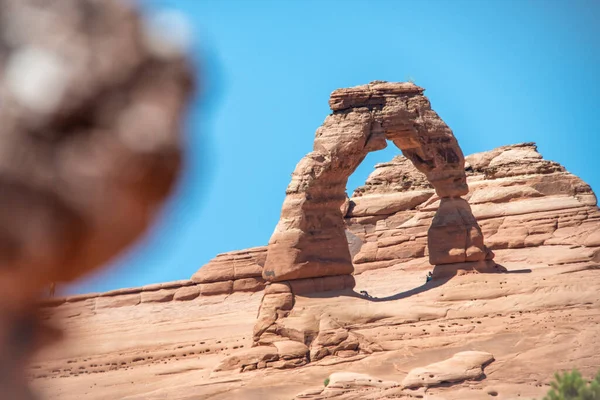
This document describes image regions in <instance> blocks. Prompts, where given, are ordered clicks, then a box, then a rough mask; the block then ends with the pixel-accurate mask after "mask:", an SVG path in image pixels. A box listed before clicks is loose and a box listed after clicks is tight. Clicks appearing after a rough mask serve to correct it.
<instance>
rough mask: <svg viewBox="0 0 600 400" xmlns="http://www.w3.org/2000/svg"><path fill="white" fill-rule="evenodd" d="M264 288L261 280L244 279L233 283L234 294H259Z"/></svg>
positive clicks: (263, 282)
mask: <svg viewBox="0 0 600 400" xmlns="http://www.w3.org/2000/svg"><path fill="white" fill-rule="evenodd" d="M264 287H265V281H264V279H262V278H244V279H238V280H235V281H233V291H234V292H259V291H261V290H263V289H264Z"/></svg>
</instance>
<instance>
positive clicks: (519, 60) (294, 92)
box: [63, 0, 600, 293]
mask: <svg viewBox="0 0 600 400" xmlns="http://www.w3.org/2000/svg"><path fill="white" fill-rule="evenodd" d="M139 1H141V3H142V4H143V5H144V7H145V8H146V10H147V11H148V12H153V11H156V10H166V9H176V10H178V11H181V12H182V13H183V14H185V15H186V16H187V18H188V19H189V21H190V22H191V24H192V27H193V32H194V38H195V43H194V45H193V51H192V52H193V54H192V56H193V57H194V60H195V63H196V65H197V69H198V71H199V72H200V73H201V74H202V89H203V95H202V97H201V98H199V99H197V100H196V101H195V102H194V104H193V105H192V106H191V108H190V113H189V115H188V118H187V126H186V140H187V145H186V147H187V150H188V152H189V159H188V164H187V166H186V170H185V171H184V173H183V176H182V179H181V181H180V182H179V184H178V187H177V189H176V191H175V193H174V196H173V198H172V199H171V200H170V201H169V202H168V204H167V205H166V207H165V209H164V212H163V213H162V215H161V216H160V218H159V220H158V221H157V223H156V224H155V226H154V227H153V228H152V229H151V230H150V231H149V232H148V234H147V235H146V236H145V237H144V238H143V239H142V240H140V242H139V243H138V244H137V245H136V246H134V247H133V248H132V249H130V250H129V251H128V252H127V253H126V254H124V255H121V256H120V257H118V258H117V259H116V260H114V262H113V263H112V264H111V266H110V268H108V269H106V270H105V271H103V272H101V273H99V274H96V275H95V276H92V277H88V278H87V279H85V280H83V281H81V282H79V283H77V284H76V285H73V286H71V287H68V288H64V289H63V290H64V291H66V292H69V293H83V292H91V291H105V290H111V289H116V288H122V287H132V286H140V285H145V284H150V283H156V282H164V281H170V280H177V279H187V278H189V277H190V276H191V275H192V274H193V273H194V272H195V271H196V270H197V269H198V268H199V267H201V266H202V265H203V264H205V263H206V262H208V261H209V260H210V259H211V258H213V257H214V256H215V255H216V254H218V253H221V252H226V251H230V250H236V249H243V248H247V247H253V246H259V245H263V244H266V243H267V241H268V240H269V237H270V235H271V233H272V232H273V229H274V227H275V224H276V223H277V220H278V219H279V213H280V209H281V204H282V201H283V198H284V193H285V188H286V186H287V184H288V183H289V180H290V174H291V173H292V171H293V170H294V167H295V165H296V163H297V162H298V161H299V160H300V159H301V158H302V157H303V156H304V154H306V153H307V152H309V151H310V150H311V147H312V141H313V137H314V132H315V130H316V129H317V127H318V126H319V125H320V124H321V123H322V122H323V119H324V118H325V117H326V115H327V114H328V113H329V107H328V104H327V100H328V98H329V94H330V93H331V92H332V91H333V90H334V89H336V88H340V87H348V86H355V85H359V84H364V83H368V82H370V81H372V80H388V81H405V80H407V79H408V78H409V77H410V78H412V79H414V81H415V82H416V83H417V84H418V85H420V86H422V87H424V88H426V92H425V94H426V95H427V96H428V97H429V99H430V100H431V103H432V106H433V108H434V109H435V110H436V111H437V112H438V114H440V116H441V117H442V118H443V119H444V120H445V121H446V123H448V125H449V126H450V127H451V128H452V130H453V131H454V134H455V135H456V137H457V138H458V141H459V143H460V145H461V147H462V149H463V151H464V153H465V154H471V153H474V152H479V151H485V150H489V149H492V148H494V147H497V146H501V145H506V144H512V143H518V142H528V141H534V142H537V144H538V148H539V150H540V152H541V153H542V154H543V155H544V157H545V158H547V159H551V160H555V161H558V162H560V163H561V164H563V165H564V166H565V167H566V168H567V169H568V170H569V171H570V172H572V173H574V174H576V175H579V176H580V177H581V178H583V179H584V180H585V181H586V182H588V183H589V184H590V185H591V186H592V188H594V189H596V190H599V189H600V173H599V172H598V171H599V167H598V165H599V162H598V159H597V155H598V153H599V152H600V131H599V126H600V110H599V109H598V107H599V105H600V23H598V21H599V20H600V2H599V1H595V0H589V1H584V0H570V1H559V0H545V1H542V0H538V1H526V0H498V1H493V0H485V1H483V0H467V1H451V0H437V1H416V0H414V1H402V0H390V1H385V0H377V1H374V0H367V1H359V0H354V1H353V0H346V1H342V0H338V1H336V0H329V1H328V0H315V1H311V0H303V1H301V0H295V1H294V0H286V1H283V0H278V1H275V0H274V1H266V0H265V1H252V0H238V1H234V0H212V1H210V0H178V1H177V0H139ZM396 154H398V150H397V149H396V148H395V147H394V146H388V148H387V149H386V150H383V151H380V152H377V153H372V154H370V155H369V157H368V158H367V159H366V160H365V162H363V164H362V165H361V166H360V167H359V169H358V170H357V171H356V172H355V173H354V174H353V175H352V176H351V178H350V180H349V182H348V190H349V192H350V193H351V191H352V190H353V189H354V188H355V187H357V186H359V185H361V184H362V183H363V182H364V181H365V179H366V177H367V176H368V174H369V173H370V172H371V171H372V169H373V166H374V164H375V163H377V162H384V161H388V160H390V159H391V158H392V157H393V156H394V155H396Z"/></svg>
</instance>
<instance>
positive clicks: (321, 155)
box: [263, 81, 493, 282]
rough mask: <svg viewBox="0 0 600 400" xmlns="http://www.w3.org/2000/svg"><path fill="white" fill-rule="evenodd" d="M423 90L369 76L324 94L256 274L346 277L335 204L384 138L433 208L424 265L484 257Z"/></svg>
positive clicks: (459, 174) (446, 132) (451, 156)
mask: <svg viewBox="0 0 600 400" xmlns="http://www.w3.org/2000/svg"><path fill="white" fill-rule="evenodd" d="M423 91H424V89H423V88H420V87H418V86H416V85H414V84H412V83H388V82H379V81H378V82H372V83H370V84H367V85H363V86H357V87H354V88H348V89H339V90H336V91H334V92H333V93H332V95H331V98H330V100H329V105H330V107H331V110H332V114H330V115H329V116H327V118H326V119H325V122H324V123H323V125H322V126H321V127H319V128H318V129H317V131H316V135H315V141H314V146H313V151H312V152H310V153H309V154H307V155H306V156H305V157H304V158H303V159H302V160H301V161H300V162H299V163H298V165H297V166H296V170H295V171H294V173H293V174H292V181H291V183H290V184H289V186H288V188H287V191H286V198H285V200H284V203H283V207H282V211H281V219H280V221H279V223H278V225H277V227H276V229H275V232H274V233H273V235H272V237H271V240H270V241H269V246H268V252H267V258H266V261H265V266H264V269H263V277H264V278H265V279H266V280H268V281H270V282H282V281H289V280H297V279H304V278H318V277H325V276H335V275H349V274H351V273H352V272H353V266H352V259H351V257H350V252H349V250H348V244H347V240H346V236H345V225H344V220H343V213H342V211H341V208H342V206H343V204H344V201H345V199H346V182H347V179H348V177H349V176H350V175H351V174H352V172H354V170H355V169H356V168H357V167H358V165H359V164H360V163H361V162H362V161H363V160H364V158H365V157H366V155H367V154H368V153H369V152H371V151H375V150H380V149H383V148H385V147H386V145H387V143H386V139H387V140H389V141H391V142H393V143H394V144H395V145H396V146H397V147H398V148H399V149H400V150H401V151H402V153H403V154H404V155H405V156H406V157H407V158H408V159H409V160H410V161H411V162H412V163H413V164H414V165H415V167H416V168H417V169H418V170H419V171H421V172H423V173H424V174H425V175H426V176H427V179H428V180H429V182H430V183H431V184H432V186H433V187H434V188H435V191H436V194H437V196H439V197H440V198H441V203H440V207H439V209H438V211H437V213H436V216H435V217H434V220H433V222H432V225H431V227H430V229H429V232H428V248H429V258H430V263H431V264H433V265H444V264H454V263H462V262H474V261H484V260H491V259H492V258H493V253H492V252H491V251H489V250H488V249H487V248H486V247H485V245H484V243H483V235H482V233H481V229H480V227H479V225H478V224H477V221H476V219H475V217H474V216H473V214H472V213H471V210H470V208H469V205H468V203H467V202H466V201H465V200H464V199H462V198H461V196H463V195H466V194H467V193H468V191H469V188H468V186H467V182H466V175H465V171H464V165H465V161H464V156H463V153H462V151H461V149H460V146H459V145H458V142H457V141H456V138H455V137H454V135H453V133H452V131H451V130H450V128H449V127H448V126H447V125H446V124H445V123H444V121H442V119H441V118H440V117H439V116H438V115H437V114H436V113H435V111H433V110H432V109H431V105H430V103H429V100H428V99H427V98H426V97H425V96H424V95H423Z"/></svg>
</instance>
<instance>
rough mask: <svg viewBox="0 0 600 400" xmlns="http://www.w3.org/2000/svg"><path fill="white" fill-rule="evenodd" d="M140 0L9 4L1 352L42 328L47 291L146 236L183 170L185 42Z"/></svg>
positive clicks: (2, 65)
mask: <svg viewBox="0 0 600 400" xmlns="http://www.w3.org/2000/svg"><path fill="white" fill-rule="evenodd" d="M131 4H132V2H126V1H117V0H106V1H94V0H59V1H51V2H45V1H41V2H40V1H33V0H31V1H30V0H0V266H1V268H0V271H1V272H0V302H2V304H3V310H2V313H3V315H2V316H0V324H2V325H1V326H0V353H2V352H3V351H4V348H3V346H6V345H7V341H8V342H10V340H11V339H10V337H11V336H10V335H11V334H10V333H8V334H7V335H3V333H4V332H3V331H6V330H8V329H12V328H14V329H21V330H24V331H26V332H29V333H27V334H25V333H23V335H21V336H28V335H32V334H33V333H31V332H33V331H34V330H35V328H34V326H33V325H32V324H31V323H30V320H29V319H28V318H27V317H25V316H24V313H25V311H23V310H24V309H29V308H30V307H32V306H31V304H32V299H33V298H35V296H36V295H37V294H38V293H39V292H40V290H42V289H43V288H44V287H46V286H47V285H48V284H49V283H50V282H57V281H68V280H72V279H74V278H76V277H79V276H81V275H82V274H84V273H86V272H89V271H91V270H93V269H95V268H97V267H98V266H100V265H102V264H103V263H105V262H106V261H107V260H109V259H110V258H111V257H113V256H115V255H116V254H117V253H118V252H119V251H120V250H122V249H123V248H124V247H126V246H127V245H129V244H130V243H131V242H132V241H133V240H134V239H136V238H137V237H138V236H139V235H140V234H141V232H142V231H143V230H144V229H145V228H146V226H147V225H148V223H149V222H150V220H151V218H152V216H153V215H154V214H155V212H156V208H157V206H159V205H160V203H161V202H162V201H163V200H164V199H165V197H166V196H167V194H168V193H169V191H170V189H171V187H172V185H173V183H174V181H175V178H176V177H177V174H178V172H179V170H180V165H181V161H182V155H181V148H180V131H181V117H182V114H183V111H184V108H185V105H186V103H187V101H188V98H189V96H190V93H191V90H192V87H193V79H192V75H191V69H190V67H189V66H188V63H187V61H186V57H185V49H186V45H187V42H186V41H187V40H188V39H189V38H187V37H185V34H182V33H181V32H184V31H185V29H183V30H182V29H181V28H180V29H179V30H177V26H173V29H174V31H176V32H179V34H177V35H169V34H167V33H165V34H162V36H161V40H157V37H158V36H156V33H154V35H152V34H151V32H152V29H154V28H153V27H152V26H148V24H145V23H143V22H142V20H141V19H140V18H139V16H138V14H137V13H136V12H135V11H134V10H133V9H132V8H131ZM159 20H160V18H159ZM162 21H163V23H164V22H165V18H162ZM166 21H167V22H169V21H170V23H171V24H173V23H175V25H177V20H176V19H174V18H172V17H169V18H167V19H166ZM179 22H181V21H180V20H179ZM171 31H172V30H171ZM171 31H169V32H171ZM19 324H21V326H19ZM29 345H30V344H29V342H26V343H25V344H23V348H25V347H28V346H29ZM8 346H10V344H8ZM19 352H20V351H18V352H17V353H19ZM13 356H14V357H18V356H20V354H14V355H5V354H3V355H2V357H8V358H11V357H13ZM5 361H7V362H8V360H5V359H4V358H3V359H2V365H5V364H4V362H5ZM16 365H18V364H16ZM3 371H4V369H3ZM14 371H19V368H18V367H15V369H14ZM16 373H18V372H16ZM17 381H18V379H12V378H10V379H9V378H6V380H5V378H4V377H0V390H2V391H3V393H4V394H6V392H5V391H4V390H3V389H4V386H7V387H12V385H11V384H10V382H17ZM7 390H9V389H7ZM8 393H12V392H8ZM7 396H8V397H7V398H14V399H20V398H21V397H22V396H24V395H21V394H17V393H15V394H14V396H11V395H7ZM19 396H21V397H19Z"/></svg>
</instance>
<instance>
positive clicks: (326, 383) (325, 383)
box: [323, 378, 329, 387]
mask: <svg viewBox="0 0 600 400" xmlns="http://www.w3.org/2000/svg"><path fill="white" fill-rule="evenodd" d="M323 384H324V385H325V387H327V385H329V378H325V380H324V381H323Z"/></svg>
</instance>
